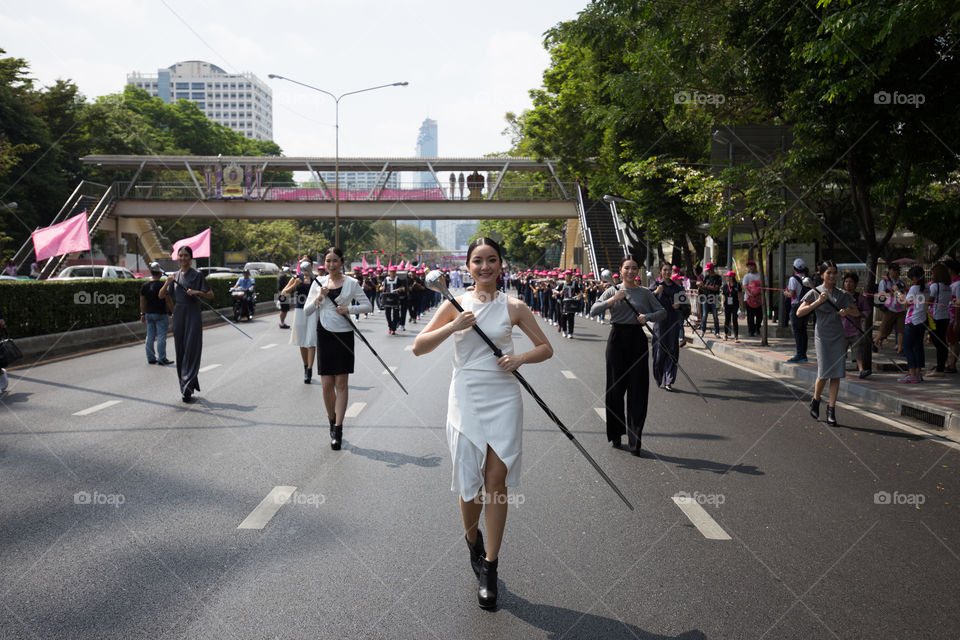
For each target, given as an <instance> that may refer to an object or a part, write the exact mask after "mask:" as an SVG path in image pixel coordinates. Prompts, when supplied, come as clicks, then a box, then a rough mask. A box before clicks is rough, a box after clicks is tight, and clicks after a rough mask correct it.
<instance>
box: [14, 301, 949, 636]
mask: <svg viewBox="0 0 960 640" xmlns="http://www.w3.org/2000/svg"><path fill="white" fill-rule="evenodd" d="M359 324H360V327H361V329H362V330H363V332H364V334H365V335H366V336H367V337H368V338H369V339H370V341H371V342H372V343H373V344H374V346H375V347H376V348H377V349H378V351H379V352H380V354H381V356H382V357H383V358H384V359H385V360H386V361H387V362H388V363H389V364H391V365H394V366H396V367H397V369H396V374H397V376H399V378H400V379H401V380H402V381H403V383H404V385H405V386H406V387H407V389H408V390H409V391H410V395H409V396H405V395H403V394H402V392H401V391H400V389H399V387H397V385H396V384H395V383H394V382H393V381H392V380H391V379H390V378H389V376H387V375H386V374H385V373H384V372H383V371H382V369H381V368H380V366H379V364H378V363H377V362H376V360H375V359H374V358H373V357H372V356H371V355H370V354H369V353H367V352H366V351H365V349H364V348H363V347H362V345H360V343H359V342H358V343H357V345H358V349H360V351H359V352H358V360H357V363H358V366H357V373H356V374H355V375H353V376H351V379H350V406H351V410H352V413H353V414H355V417H352V418H348V419H347V421H346V427H345V431H344V440H345V442H344V447H343V450H342V451H340V452H334V451H331V450H330V448H329V440H328V434H327V427H326V417H325V411H324V410H323V408H322V400H321V396H320V386H319V382H318V380H316V379H315V380H314V384H312V385H310V386H307V385H304V384H303V382H302V367H301V365H300V362H299V354H298V352H297V349H296V347H294V346H291V345H289V344H287V339H288V337H289V333H288V332H284V331H281V330H279V329H278V328H277V325H276V316H275V315H271V316H264V317H261V318H258V319H255V320H254V321H253V322H252V323H250V324H249V325H247V324H246V323H244V330H246V331H247V332H248V333H250V334H251V335H252V336H253V338H254V339H253V340H252V341H251V340H248V339H246V338H244V337H243V336H242V335H240V334H239V333H238V332H236V331H235V330H234V329H233V328H231V327H229V326H219V327H215V328H209V329H207V330H206V331H205V332H204V343H205V346H204V352H203V366H204V367H212V368H211V369H210V370H208V371H205V372H204V373H201V375H200V385H201V388H202V391H201V393H200V394H199V402H198V403H196V404H194V405H184V404H183V403H181V402H180V396H179V393H178V389H177V383H176V375H175V369H174V368H173V367H167V368H163V367H159V366H155V365H153V366H151V365H147V364H146V362H145V357H144V354H143V349H142V347H140V346H126V347H120V348H116V349H111V350H105V351H101V352H97V353H92V354H87V355H83V356H81V357H75V358H70V359H65V360H61V361H57V362H52V363H47V364H41V365H38V366H34V367H32V368H29V369H23V370H18V371H14V372H12V375H11V386H10V389H9V390H8V393H6V394H5V395H3V396H0V483H2V494H0V495H2V499H0V603H2V607H0V638H4V639H13V638H44V639H46V638H70V639H77V638H91V639H92V638H98V639H99V638H442V639H447V638H468V637H471V638H473V637H479V638H488V637H489V638H684V639H700V638H772V639H781V638H956V637H958V636H960V608H958V607H957V603H958V602H960V581H958V580H957V575H958V574H960V509H958V507H960V496H958V495H957V489H958V484H960V474H958V468H960V456H958V446H957V445H954V444H945V443H943V442H941V441H938V440H937V439H935V438H932V437H930V436H926V435H921V434H919V432H916V431H911V430H909V429H908V430H903V429H901V428H898V427H897V426H896V425H895V423H892V422H890V421H888V420H885V419H879V418H875V417H872V416H870V415H868V414H865V413H863V412H859V411H856V410H855V409H853V408H849V407H841V408H840V409H839V411H838V416H839V418H840V421H841V426H839V427H836V428H830V427H828V426H827V425H826V424H825V423H824V422H815V421H814V420H813V419H812V418H811V417H810V416H809V415H808V413H807V409H806V402H805V401H804V396H803V393H804V391H803V390H798V389H794V388H791V387H786V386H784V385H782V384H781V383H779V382H777V381H775V380H773V379H771V378H768V377H764V376H760V375H758V374H755V373H751V372H748V371H746V370H743V369H741V368H737V367H734V366H731V365H728V364H725V363H723V362H721V361H719V360H718V359H715V358H712V357H710V356H709V355H704V354H701V353H692V352H691V351H690V350H689V349H685V350H683V351H682V353H681V364H682V365H684V367H685V369H686V370H687V372H688V373H689V374H690V376H691V377H692V378H693V379H694V381H695V382H696V384H697V385H698V386H699V388H700V389H701V390H702V392H703V394H704V396H705V397H706V399H707V401H708V402H706V403H704V402H703V401H702V400H701V399H700V398H699V397H698V396H697V395H696V394H695V393H694V392H693V391H692V389H691V387H690V385H689V383H687V382H686V381H685V380H683V379H682V378H681V380H680V381H679V382H678V383H677V385H676V387H675V388H676V390H677V391H676V392H675V393H673V394H670V393H667V392H665V391H661V390H658V389H656V388H652V389H651V391H650V412H649V418H648V421H647V427H646V430H645V433H644V446H645V448H646V449H647V450H648V451H650V452H651V453H652V454H653V455H654V456H655V457H650V458H636V457H633V456H631V455H630V454H628V453H627V452H625V451H619V450H615V449H612V448H611V447H609V445H608V444H607V442H606V441H605V437H604V435H603V434H604V424H603V420H602V410H601V411H599V412H598V411H597V408H599V407H602V405H603V402H602V394H603V385H604V380H603V371H604V369H603V348H604V341H605V339H606V334H607V329H608V327H607V326H606V325H599V324H597V323H595V322H592V321H586V320H583V319H579V318H578V338H577V339H575V340H563V339H561V338H560V337H559V334H557V333H556V330H555V328H554V327H550V326H548V325H546V323H544V326H545V327H546V330H547V334H548V337H549V338H550V339H551V341H552V342H553V344H554V347H555V356H554V358H553V359H552V360H550V361H548V362H546V363H542V364H539V365H530V366H526V367H524V368H523V369H522V372H523V374H524V375H525V377H526V378H527V379H528V380H529V381H530V383H531V384H532V385H533V387H534V388H535V389H537V391H538V392H539V393H540V395H541V396H542V397H543V398H544V399H545V400H546V401H547V403H548V404H549V405H550V407H551V408H552V409H553V410H554V411H555V412H556V413H557V415H559V416H560V417H561V418H562V419H563V420H564V422H565V424H566V425H567V426H568V427H569V428H570V429H571V430H572V431H573V432H574V434H575V435H576V437H577V438H578V439H579V440H580V441H581V442H582V443H583V445H584V446H585V447H586V448H587V450H588V451H589V452H590V453H591V454H592V455H593V456H594V457H595V458H596V460H597V461H598V462H599V463H600V465H601V466H602V467H603V468H604V469H605V470H606V471H607V473H608V474H609V475H610V476H611V477H612V478H613V480H614V481H615V482H616V483H617V484H618V485H619V486H620V488H621V489H622V490H623V491H624V493H625V494H626V495H627V497H628V498H629V499H630V501H631V502H632V503H633V504H634V505H635V506H636V510H635V511H633V512H631V511H629V510H628V509H627V508H626V507H625V506H624V505H623V503H622V502H620V500H619V499H618V498H617V497H616V495H615V494H614V493H613V491H611V490H610V489H609V488H608V487H607V486H606V484H605V483H604V482H603V481H602V480H601V479H600V478H599V476H598V475H597V474H596V472H595V471H594V470H593V468H592V467H590V465H589V464H587V463H586V461H585V460H583V458H582V457H581V456H580V454H579V452H578V451H577V450H576V449H575V448H574V447H573V446H572V445H571V443H569V442H568V441H567V439H566V438H565V437H564V436H563V435H562V434H561V433H560V432H559V430H558V429H557V428H556V427H555V426H554V424H553V423H552V422H551V421H550V420H549V418H548V417H547V416H546V415H545V414H544V413H543V412H542V411H541V409H540V408H539V407H538V406H537V405H536V403H535V402H534V401H533V400H532V399H531V398H529V397H527V396H525V400H524V404H525V407H524V410H525V420H524V429H525V430H524V456H523V462H522V464H523V466H522V469H523V476H522V483H521V486H520V487H518V488H517V489H516V490H515V491H514V492H513V493H512V495H511V497H512V500H513V505H512V506H511V510H510V515H509V519H508V522H507V530H506V536H505V540H504V546H503V548H502V551H501V554H500V558H501V560H500V580H501V583H500V586H501V598H500V601H501V606H500V608H499V610H498V611H495V612H485V611H482V610H480V609H479V608H478V607H477V604H476V580H475V578H474V577H473V574H472V572H471V570H470V568H469V563H468V553H467V549H466V545H465V543H464V542H463V532H462V526H461V523H460V516H459V511H458V509H457V503H456V495H455V494H454V493H453V492H451V491H450V460H449V454H448V452H447V448H446V442H445V435H444V423H445V413H446V394H447V387H448V385H449V378H450V371H451V353H452V344H451V343H450V342H449V341H448V343H446V344H444V345H443V346H441V347H440V348H439V349H438V350H437V351H435V352H434V353H432V354H429V355H427V356H424V357H420V358H416V357H414V356H413V354H412V353H411V352H410V349H411V348H412V344H413V338H414V335H415V332H416V331H417V330H418V328H420V327H422V326H423V324H422V323H421V324H420V325H414V324H409V323H408V324H407V333H405V334H399V335H397V336H388V335H387V334H386V323H385V321H384V319H383V316H382V314H381V315H376V316H372V317H370V318H366V319H362V320H361V321H360V323H359ZM515 339H516V343H517V345H518V348H520V349H522V348H524V346H523V345H524V344H529V343H528V342H527V341H526V338H525V337H521V336H520V335H519V334H518V335H517V336H516V338H515ZM172 351H173V349H172V342H171V343H170V352H171V353H172ZM170 357H171V358H172V356H170ZM214 365H216V366H214ZM807 397H808V396H807ZM798 398H799V399H798ZM104 403H112V404H109V405H104ZM95 407H101V408H99V409H97V410H96V411H93V412H90V413H87V414H86V415H75V414H76V413H78V412H84V411H88V410H90V409H93V408H95ZM277 487H285V488H286V489H279V490H277V491H280V492H284V491H286V492H287V493H289V492H290V491H294V492H293V493H292V494H291V495H290V498H289V500H288V501H287V502H286V503H285V504H278V503H277V502H276V501H275V500H273V501H271V500H267V502H268V503H272V505H273V509H269V510H268V512H267V513H266V514H265V515H264V512H263V510H262V509H258V505H260V504H261V502H263V501H265V499H266V498H267V496H268V495H269V494H271V492H272V491H274V490H275V488H277ZM293 487H295V490H294V489H292V488H293ZM274 495H276V494H274ZM251 514H254V515H253V516H252V518H253V519H256V516H258V515H262V516H263V517H261V518H260V520H261V522H262V523H265V524H263V526H262V528H253V529H248V528H238V527H239V526H240V525H241V523H242V522H245V521H246V522H247V523H249V522H250V520H247V518H248V516H251ZM688 514H689V515H688Z"/></svg>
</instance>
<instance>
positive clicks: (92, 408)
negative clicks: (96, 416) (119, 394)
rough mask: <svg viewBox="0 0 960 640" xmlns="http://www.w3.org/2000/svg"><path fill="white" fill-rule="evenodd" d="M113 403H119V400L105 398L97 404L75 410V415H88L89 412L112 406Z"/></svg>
mask: <svg viewBox="0 0 960 640" xmlns="http://www.w3.org/2000/svg"><path fill="white" fill-rule="evenodd" d="M115 404H120V400H107V401H106V402H101V403H100V404H98V405H95V406H92V407H90V408H89V409H84V410H83V411H77V412H76V413H75V414H73V415H75V416H88V415H90V414H91V413H96V412H97V411H100V410H101V409H106V408H107V407H112V406H113V405H115Z"/></svg>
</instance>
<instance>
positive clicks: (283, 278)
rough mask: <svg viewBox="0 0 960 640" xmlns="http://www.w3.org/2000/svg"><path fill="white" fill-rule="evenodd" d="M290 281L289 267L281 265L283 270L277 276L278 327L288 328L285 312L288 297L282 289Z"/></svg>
mask: <svg viewBox="0 0 960 640" xmlns="http://www.w3.org/2000/svg"><path fill="white" fill-rule="evenodd" d="M288 282H290V267H288V266H287V265H283V270H282V271H281V272H280V275H279V276H277V308H279V309H280V328H281V329H289V328H290V325H288V324H287V312H288V311H290V299H289V298H288V297H287V296H286V294H284V293H283V289H284V288H285V287H286V286H287V283H288Z"/></svg>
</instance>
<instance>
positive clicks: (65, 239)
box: [31, 211, 90, 261]
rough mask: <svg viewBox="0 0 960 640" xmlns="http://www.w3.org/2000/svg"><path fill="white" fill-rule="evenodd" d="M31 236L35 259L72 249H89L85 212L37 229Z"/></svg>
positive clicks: (69, 251) (57, 254) (67, 251)
mask: <svg viewBox="0 0 960 640" xmlns="http://www.w3.org/2000/svg"><path fill="white" fill-rule="evenodd" d="M31 236H32V238H33V250H34V252H36V254H37V261H40V260H46V259H47V258H50V257H52V256H62V255H63V254H65V253H73V252H74V251H89V250H90V232H89V231H88V229H87V212H86V211H84V212H83V213H78V214H77V215H75V216H73V217H72V218H67V219H66V220H64V221H63V222H60V223H58V224H55V225H51V226H49V227H44V228H43V229H37V230H36V231H34V232H33V234H31Z"/></svg>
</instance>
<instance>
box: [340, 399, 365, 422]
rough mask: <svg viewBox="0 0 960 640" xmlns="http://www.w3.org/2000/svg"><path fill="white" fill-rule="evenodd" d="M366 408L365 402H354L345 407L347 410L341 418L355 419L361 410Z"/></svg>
mask: <svg viewBox="0 0 960 640" xmlns="http://www.w3.org/2000/svg"><path fill="white" fill-rule="evenodd" d="M366 406H367V403H366V402H354V403H353V404H351V405H350V406H349V407H347V410H346V411H345V412H344V414H343V417H344V418H356V417H357V416H358V415H360V412H361V411H363V408H364V407H366Z"/></svg>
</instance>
